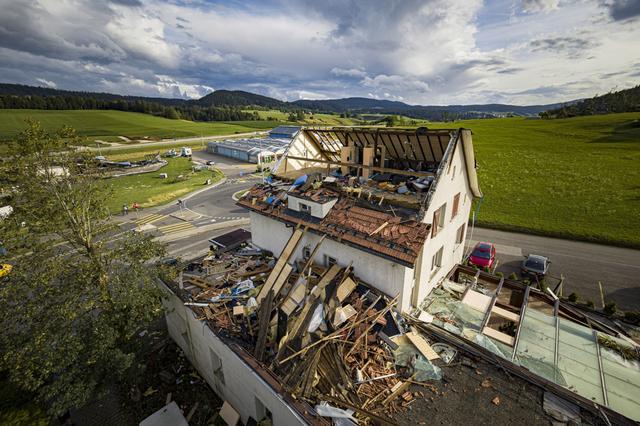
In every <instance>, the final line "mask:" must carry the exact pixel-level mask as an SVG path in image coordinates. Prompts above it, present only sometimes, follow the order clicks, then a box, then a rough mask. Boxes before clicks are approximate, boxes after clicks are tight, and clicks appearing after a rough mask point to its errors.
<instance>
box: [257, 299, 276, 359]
mask: <svg viewBox="0 0 640 426" xmlns="http://www.w3.org/2000/svg"><path fill="white" fill-rule="evenodd" d="M272 308H273V290H270V291H269V293H267V298H266V299H265V300H264V303H263V304H262V305H260V313H259V315H258V326H259V329H258V339H257V341H256V348H255V351H254V357H255V358H256V359H257V360H258V361H262V360H263V358H264V349H265V345H266V343H267V334H268V332H269V319H270V318H271V310H272Z"/></svg>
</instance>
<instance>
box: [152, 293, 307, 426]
mask: <svg viewBox="0 0 640 426" xmlns="http://www.w3.org/2000/svg"><path fill="white" fill-rule="evenodd" d="M164 289H165V290H166V293H167V294H166V298H165V299H163V304H164V305H165V308H166V314H165V315H166V320H167V327H168V329H169V334H170V335H171V337H172V338H173V340H175V342H176V343H177V344H178V345H179V346H180V347H181V348H182V350H183V351H184V353H185V354H186V356H187V358H189V361H190V362H191V364H192V365H193V366H194V367H195V368H196V369H197V370H198V372H199V373H200V375H201V376H202V377H203V378H204V379H205V380H206V381H207V383H208V384H209V386H211V388H212V389H213V390H214V391H215V392H216V393H217V394H218V395H219V396H220V397H221V398H222V399H223V400H226V401H229V403H230V404H231V405H232V406H233V408H235V409H236V411H238V412H239V413H240V415H241V418H242V422H243V423H244V424H246V423H247V421H248V419H249V417H252V418H254V419H256V421H259V420H261V419H262V418H263V416H264V415H265V411H264V408H266V409H268V410H269V411H270V412H271V414H272V417H273V424H274V425H286V426H288V425H304V424H307V423H306V422H305V421H304V419H303V418H301V417H300V416H299V415H298V414H297V413H296V412H295V411H294V410H293V409H292V408H291V407H290V406H289V405H288V404H287V403H286V402H285V401H284V400H283V399H282V398H281V397H280V396H279V395H278V394H277V393H276V392H275V391H274V390H273V388H271V386H269V385H268V384H267V383H266V382H265V381H264V380H263V379H262V378H261V377H260V376H259V375H258V374H257V373H256V372H255V371H254V370H253V369H252V368H251V367H250V366H248V365H247V364H245V362H244V361H243V360H242V359H241V358H240V357H239V356H238V355H236V354H235V352H233V351H232V350H231V349H230V348H229V347H228V346H227V345H226V344H224V343H223V342H222V341H221V340H220V339H219V338H218V337H217V336H216V335H215V334H214V333H213V332H212V331H211V329H210V328H209V327H207V325H206V324H205V323H204V322H202V321H199V320H197V319H196V318H195V316H194V313H193V311H192V310H191V309H189V308H188V307H186V306H184V305H183V303H182V301H181V300H180V299H179V298H178V297H177V296H176V295H174V294H173V293H172V292H171V291H170V290H169V289H167V288H166V287H165V288H164ZM212 353H213V354H214V355H212ZM214 364H215V366H214ZM216 368H220V369H221V370H220V371H222V375H223V376H224V383H223V382H222V380H221V379H220V378H219V377H220V374H218V375H216V374H214V370H215V369H216Z"/></svg>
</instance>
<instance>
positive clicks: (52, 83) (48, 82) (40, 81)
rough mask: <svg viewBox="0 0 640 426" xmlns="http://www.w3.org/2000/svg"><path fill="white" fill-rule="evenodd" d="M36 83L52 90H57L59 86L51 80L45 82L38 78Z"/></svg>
mask: <svg viewBox="0 0 640 426" xmlns="http://www.w3.org/2000/svg"><path fill="white" fill-rule="evenodd" d="M36 81H38V82H39V83H42V84H44V85H45V86H47V87H51V88H52V89H55V88H56V87H57V84H56V83H54V82H53V81H51V80H45V79H44V78H36Z"/></svg>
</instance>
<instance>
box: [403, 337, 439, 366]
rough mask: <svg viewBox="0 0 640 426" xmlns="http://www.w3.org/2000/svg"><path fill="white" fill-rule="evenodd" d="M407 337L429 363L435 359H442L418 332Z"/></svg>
mask: <svg viewBox="0 0 640 426" xmlns="http://www.w3.org/2000/svg"><path fill="white" fill-rule="evenodd" d="M406 336H407V338H408V339H409V340H410V341H411V343H413V346H415V347H416V348H417V349H418V351H419V352H420V353H421V354H422V355H423V356H424V357H425V358H426V359H428V360H429V361H433V360H434V359H438V358H440V356H438V354H437V353H436V351H434V350H433V349H432V348H431V346H430V345H429V343H427V341H426V340H424V337H422V336H421V335H420V334H418V333H417V332H416V331H412V332H410V333H407V334H406Z"/></svg>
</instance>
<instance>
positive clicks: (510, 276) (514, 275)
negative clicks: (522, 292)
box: [509, 272, 518, 280]
mask: <svg viewBox="0 0 640 426" xmlns="http://www.w3.org/2000/svg"><path fill="white" fill-rule="evenodd" d="M509 279H510V280H517V279H518V274H516V273H515V272H512V273H510V274H509Z"/></svg>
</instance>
